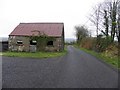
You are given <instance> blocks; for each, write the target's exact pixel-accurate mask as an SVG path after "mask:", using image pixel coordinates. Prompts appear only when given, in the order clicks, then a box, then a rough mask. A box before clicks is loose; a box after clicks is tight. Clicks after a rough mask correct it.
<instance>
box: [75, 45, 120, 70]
mask: <svg viewBox="0 0 120 90" xmlns="http://www.w3.org/2000/svg"><path fill="white" fill-rule="evenodd" d="M75 47H77V46H75ZM77 48H78V47H77ZM80 49H81V50H83V51H85V52H87V53H89V54H91V55H93V56H95V57H97V58H99V59H101V60H103V61H104V62H106V63H108V64H110V65H112V66H113V67H115V68H118V69H120V66H119V65H120V61H119V60H118V57H117V56H115V57H111V58H110V57H107V56H106V54H105V53H97V52H95V51H91V50H88V49H85V48H80Z"/></svg>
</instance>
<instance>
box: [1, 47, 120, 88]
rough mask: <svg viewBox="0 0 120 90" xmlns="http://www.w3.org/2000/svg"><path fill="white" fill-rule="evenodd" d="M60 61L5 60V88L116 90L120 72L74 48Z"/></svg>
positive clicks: (57, 59)
mask: <svg viewBox="0 0 120 90" xmlns="http://www.w3.org/2000/svg"><path fill="white" fill-rule="evenodd" d="M67 49H68V53H67V55H65V56H63V57H59V58H50V59H32V58H18V57H3V60H2V81H3V82H2V87H3V88H117V87H118V72H117V70H114V69H112V68H110V67H109V66H108V65H106V64H105V63H103V62H101V61H100V60H98V59H97V58H95V57H94V56H91V55H89V54H87V53H85V52H83V51H81V50H79V49H76V48H74V47H73V46H68V47H67Z"/></svg>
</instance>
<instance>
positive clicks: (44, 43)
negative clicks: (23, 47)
mask: <svg viewBox="0 0 120 90" xmlns="http://www.w3.org/2000/svg"><path fill="white" fill-rule="evenodd" d="M30 40H35V41H37V45H36V46H37V51H44V50H45V46H47V42H48V41H54V40H55V38H54V37H48V36H47V35H45V34H43V35H41V34H39V35H38V36H34V35H33V36H31V37H30ZM41 42H42V43H41Z"/></svg>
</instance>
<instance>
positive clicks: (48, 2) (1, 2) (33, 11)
mask: <svg viewBox="0 0 120 90" xmlns="http://www.w3.org/2000/svg"><path fill="white" fill-rule="evenodd" d="M101 1H103V0H0V37H8V35H9V34H10V33H11V32H12V31H13V30H14V28H15V27H16V26H17V25H18V24H19V23H21V22H26V23H27V22H63V23H64V26H65V38H75V35H74V34H75V30H74V26H75V25H78V24H85V23H86V22H87V20H88V18H87V16H88V15H89V14H90V13H91V12H92V7H94V5H95V4H97V3H98V2H101Z"/></svg>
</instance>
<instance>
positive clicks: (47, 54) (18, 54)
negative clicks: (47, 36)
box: [2, 49, 67, 58]
mask: <svg viewBox="0 0 120 90" xmlns="http://www.w3.org/2000/svg"><path fill="white" fill-rule="evenodd" d="M66 53H67V50H66V49H65V50H64V51H62V52H35V53H32V52H10V51H8V52H3V53H2V56H8V57H29V58H52V57H60V56H63V55H65V54H66Z"/></svg>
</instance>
